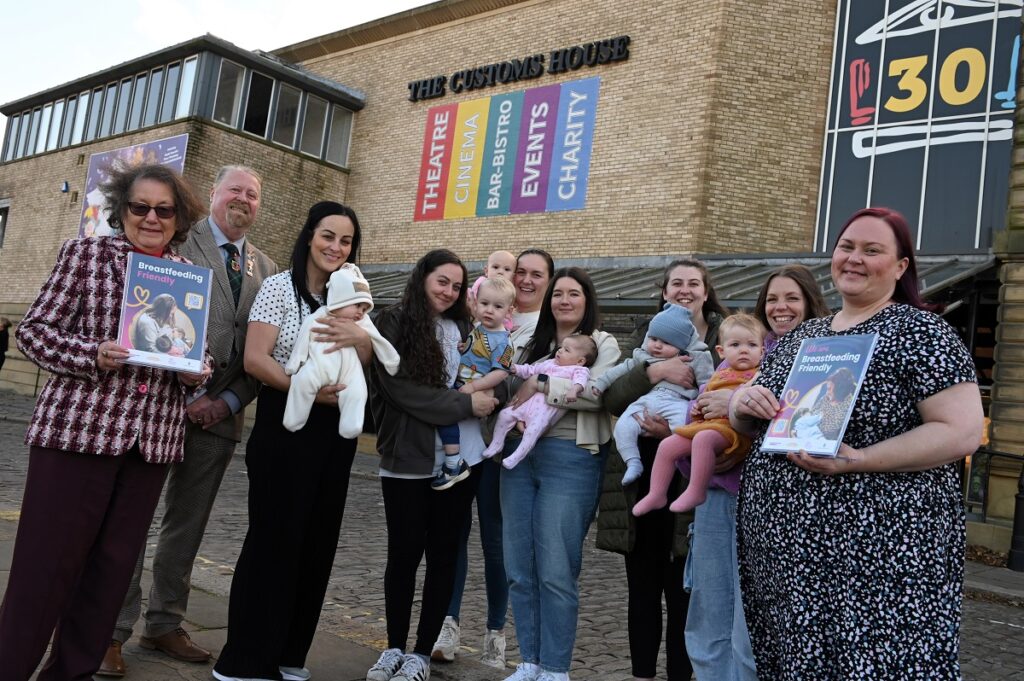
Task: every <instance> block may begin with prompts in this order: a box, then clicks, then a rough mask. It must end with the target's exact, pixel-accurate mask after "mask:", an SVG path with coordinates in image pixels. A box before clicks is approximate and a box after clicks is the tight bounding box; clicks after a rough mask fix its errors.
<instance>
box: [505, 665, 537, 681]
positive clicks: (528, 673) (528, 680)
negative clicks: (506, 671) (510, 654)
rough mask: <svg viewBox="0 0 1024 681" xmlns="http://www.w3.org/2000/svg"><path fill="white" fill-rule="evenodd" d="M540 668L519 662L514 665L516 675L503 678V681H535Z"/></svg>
mask: <svg viewBox="0 0 1024 681" xmlns="http://www.w3.org/2000/svg"><path fill="white" fill-rule="evenodd" d="M539 676H540V666H539V665H536V664H534V663H532V662H520V663H519V664H518V665H516V673H515V674H513V675H512V676H508V677H506V678H505V681H537V677H539Z"/></svg>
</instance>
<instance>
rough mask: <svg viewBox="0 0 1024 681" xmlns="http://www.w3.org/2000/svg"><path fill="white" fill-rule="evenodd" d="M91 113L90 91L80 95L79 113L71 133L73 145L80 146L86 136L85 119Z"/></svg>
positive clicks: (76, 113) (76, 114)
mask: <svg viewBox="0 0 1024 681" xmlns="http://www.w3.org/2000/svg"><path fill="white" fill-rule="evenodd" d="M88 112H89V91H88V90H86V91H85V92H83V93H82V94H80V95H78V111H76V112H75V129H74V130H73V131H72V132H71V143H72V144H78V143H79V142H81V141H82V136H83V135H84V134H85V118H86V116H87V115H88Z"/></svg>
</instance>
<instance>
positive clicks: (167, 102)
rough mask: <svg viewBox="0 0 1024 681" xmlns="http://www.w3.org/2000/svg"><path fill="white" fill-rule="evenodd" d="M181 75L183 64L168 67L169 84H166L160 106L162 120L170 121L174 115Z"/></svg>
mask: <svg viewBox="0 0 1024 681" xmlns="http://www.w3.org/2000/svg"><path fill="white" fill-rule="evenodd" d="M180 75H181V64H171V65H170V66H168V67H167V85H166V86H164V102H163V105H161V107H160V122H161V123H163V122H164V121H169V120H171V118H173V117H174V98H175V97H177V95H178V77H179V76H180Z"/></svg>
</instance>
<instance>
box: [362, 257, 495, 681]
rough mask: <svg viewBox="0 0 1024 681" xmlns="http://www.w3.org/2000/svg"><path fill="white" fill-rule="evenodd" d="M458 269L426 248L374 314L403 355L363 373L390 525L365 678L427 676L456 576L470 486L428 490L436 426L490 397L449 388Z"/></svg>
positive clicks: (461, 335)
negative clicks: (383, 641)
mask: <svg viewBox="0 0 1024 681" xmlns="http://www.w3.org/2000/svg"><path fill="white" fill-rule="evenodd" d="M466 291H467V282H466V268H465V267H464V266H463V264H462V262H461V261H460V260H459V258H458V256H456V255H455V254H454V253H452V252H451V251H448V250H443V249H442V250H435V251H431V252H429V253H427V254H426V255H424V256H423V257H422V258H420V260H419V262H417V263H416V266H415V267H414V268H413V270H412V273H411V274H410V275H409V280H408V282H407V283H406V286H405V291H404V292H403V294H402V300H401V302H400V303H398V304H397V305H394V306H392V307H390V308H388V309H386V310H384V311H383V312H382V313H381V314H380V315H379V316H378V318H377V319H376V324H377V328H378V330H379V331H380V333H381V335H382V336H384V337H385V338H387V339H388V340H389V341H390V342H391V344H392V345H394V346H395V349H396V350H398V354H399V356H401V358H402V360H401V364H400V365H399V368H398V373H397V374H396V375H394V376H392V375H390V374H389V373H388V372H387V371H386V370H385V369H384V367H383V366H382V365H381V364H380V362H379V361H377V360H376V359H374V360H373V363H372V365H371V371H370V404H371V408H372V410H373V417H374V421H375V422H376V423H377V426H378V431H377V432H378V434H377V451H378V452H379V453H380V456H381V461H380V487H381V493H382V495H383V497H384V516H385V520H386V522H387V530H388V558H387V568H386V570H385V573H384V607H385V613H386V616H387V631H388V647H387V648H386V649H385V650H384V651H383V652H382V653H381V655H380V659H378V660H377V662H376V664H374V665H373V667H372V668H371V669H370V670H369V671H368V672H367V674H366V679H367V681H389V680H391V679H394V680H395V681H425V680H426V679H428V678H429V677H430V653H431V650H432V647H433V644H434V641H435V640H436V639H437V635H438V633H439V632H440V631H441V624H442V622H443V621H444V619H445V613H446V611H447V608H448V603H449V601H450V599H451V596H452V586H453V584H454V582H455V563H456V555H457V552H458V546H459V537H460V530H461V525H462V519H463V518H464V517H465V516H466V514H467V513H469V507H470V504H471V503H472V499H473V487H472V486H471V485H467V484H460V485H454V486H452V487H450V488H448V489H446V490H441V491H438V490H434V489H432V488H431V485H430V483H431V480H433V478H434V476H435V475H437V473H438V472H439V471H440V470H441V466H442V464H443V462H444V449H443V447H442V446H441V444H440V439H439V438H438V436H437V426H440V425H450V424H453V423H458V422H459V421H462V420H464V419H467V418H470V417H473V416H476V417H483V416H487V415H488V414H490V413H491V412H492V411H493V410H494V407H495V405H496V404H497V400H496V399H495V398H493V397H490V396H488V395H486V394H484V393H473V394H471V395H467V394H465V393H461V392H459V391H458V390H453V389H452V388H451V386H452V383H453V382H454V380H455V373H456V372H457V370H458V366H459V343H460V342H461V341H463V340H464V339H465V338H466V337H467V336H468V335H469V330H470V323H469V322H470V319H469V310H468V308H467V307H466ZM424 556H426V561H427V569H426V575H425V577H424V579H423V592H422V599H421V605H420V619H419V625H418V626H417V628H416V641H415V643H414V645H413V647H412V651H411V652H409V653H408V654H407V653H406V650H407V646H408V638H409V626H410V618H411V616H412V605H413V600H414V598H415V595H416V570H417V568H418V567H419V565H420V562H421V561H422V560H423V558H424Z"/></svg>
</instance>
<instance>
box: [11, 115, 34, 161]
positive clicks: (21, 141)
mask: <svg viewBox="0 0 1024 681" xmlns="http://www.w3.org/2000/svg"><path fill="white" fill-rule="evenodd" d="M31 126H32V112H31V111H26V112H25V113H23V114H21V130H19V131H18V140H17V142H15V144H14V158H21V157H22V156H24V155H25V140H26V138H27V137H28V130H29V128H30V127H31Z"/></svg>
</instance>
